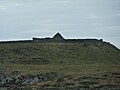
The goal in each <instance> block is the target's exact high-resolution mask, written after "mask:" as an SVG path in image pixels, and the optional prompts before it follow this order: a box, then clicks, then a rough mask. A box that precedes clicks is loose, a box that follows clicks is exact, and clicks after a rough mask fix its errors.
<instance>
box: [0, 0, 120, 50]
mask: <svg viewBox="0 0 120 90" xmlns="http://www.w3.org/2000/svg"><path fill="white" fill-rule="evenodd" d="M56 32H61V33H62V34H63V35H64V37H65V38H98V39H99V38H102V39H104V40H105V41H108V42H110V43H112V44H114V45H116V46H117V47H119V48H120V0H0V40H18V39H31V38H32V37H33V36H36V37H45V36H53V35H54V34H55V33H56Z"/></svg>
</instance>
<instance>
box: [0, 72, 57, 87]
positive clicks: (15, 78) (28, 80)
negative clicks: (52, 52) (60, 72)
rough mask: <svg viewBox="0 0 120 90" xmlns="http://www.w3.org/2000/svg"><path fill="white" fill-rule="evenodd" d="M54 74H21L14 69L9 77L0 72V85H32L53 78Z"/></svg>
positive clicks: (55, 74)
mask: <svg viewBox="0 0 120 90" xmlns="http://www.w3.org/2000/svg"><path fill="white" fill-rule="evenodd" d="M56 76H57V73H56V72H48V73H41V74H37V75H31V74H28V75H21V74H20V73H19V72H18V71H14V72H12V75H11V76H10V77H6V76H5V75H4V73H0V86H1V87H6V86H11V85H33V84H36V83H40V82H44V81H49V80H53V79H54V78H55V77H56Z"/></svg>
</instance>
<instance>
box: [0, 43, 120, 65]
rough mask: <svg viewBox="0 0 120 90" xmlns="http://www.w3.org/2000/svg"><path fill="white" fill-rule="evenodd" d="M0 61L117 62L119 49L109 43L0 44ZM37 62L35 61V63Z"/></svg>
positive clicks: (42, 62)
mask: <svg viewBox="0 0 120 90" xmlns="http://www.w3.org/2000/svg"><path fill="white" fill-rule="evenodd" d="M0 61H1V62H6V61H11V62H14V63H22V64H25V63H27V61H28V64H48V63H54V64H74V63H75V64H79V63H97V62H99V63H119V62H120V50H119V49H117V48H116V47H114V46H113V45H111V44H109V43H105V42H102V43H101V44H100V45H99V44H97V43H11V44H5V43H3V44H0ZM36 62H37V63H36Z"/></svg>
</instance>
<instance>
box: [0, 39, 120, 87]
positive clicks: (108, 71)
mask: <svg viewBox="0 0 120 90" xmlns="http://www.w3.org/2000/svg"><path fill="white" fill-rule="evenodd" d="M0 68H4V69H5V70H6V72H5V73H6V74H7V75H10V72H11V71H12V70H18V71H21V72H22V74H33V75H35V74H37V73H39V72H43V73H44V72H49V71H55V72H57V73H58V75H59V77H58V79H57V80H55V81H54V82H53V83H52V84H53V86H54V85H62V84H63V86H64V85H65V83H66V84H67V85H69V84H70V85H72V84H76V83H77V84H80V85H84V84H89V85H91V84H102V83H105V84H109V83H110V84H111V83H113V84H114V83H117V84H120V82H119V81H118V80H120V50H119V49H118V48H116V47H115V46H114V45H111V44H110V43H106V42H103V41H95V42H92V41H90V40H88V41H87V42H86V41H84V42H76V41H75V42H74V43H73V42H67V43H66V42H52V43H49V42H48V43H47V42H33V41H30V42H16V43H15V42H13V43H8V42H7V43H0ZM113 73H118V78H117V79H115V78H116V76H113ZM69 75H70V76H69ZM105 75H106V76H105ZM114 77H115V78H114ZM70 78H71V79H70ZM84 78H85V79H84ZM86 78H87V79H86ZM60 79H61V80H62V81H61V80H60ZM64 79H67V80H66V81H65V80H64ZM59 80H60V81H59ZM109 80H111V82H110V81H109ZM58 82H60V83H58ZM46 83H48V84H49V83H51V82H45V84H46ZM42 84H44V83H41V84H40V85H42ZM45 84H44V85H45ZM52 84H51V85H52ZM44 85H43V86H44Z"/></svg>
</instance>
